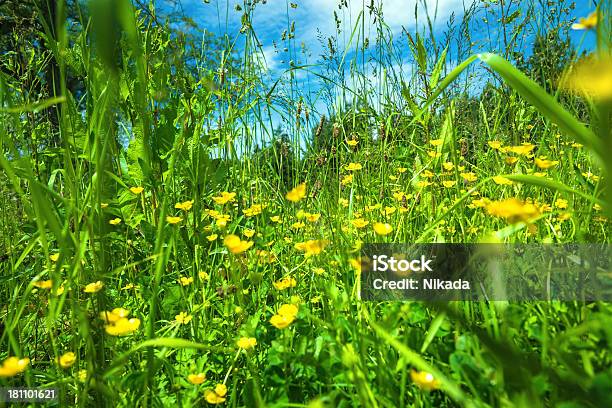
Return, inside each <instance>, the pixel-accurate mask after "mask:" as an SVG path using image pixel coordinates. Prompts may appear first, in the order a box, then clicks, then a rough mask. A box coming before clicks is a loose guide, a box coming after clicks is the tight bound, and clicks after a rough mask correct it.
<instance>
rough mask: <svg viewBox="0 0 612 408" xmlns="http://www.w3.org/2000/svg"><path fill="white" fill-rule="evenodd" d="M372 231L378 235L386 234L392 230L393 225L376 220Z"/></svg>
mask: <svg viewBox="0 0 612 408" xmlns="http://www.w3.org/2000/svg"><path fill="white" fill-rule="evenodd" d="M373 228H374V232H375V233H376V234H378V235H387V234H390V233H391V231H393V227H392V226H391V225H389V224H387V223H382V222H377V223H375V224H374V226H373Z"/></svg>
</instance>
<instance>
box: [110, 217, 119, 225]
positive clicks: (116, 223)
mask: <svg viewBox="0 0 612 408" xmlns="http://www.w3.org/2000/svg"><path fill="white" fill-rule="evenodd" d="M108 223H109V224H110V225H119V224H121V218H113V219H112V220H110V221H109V222H108Z"/></svg>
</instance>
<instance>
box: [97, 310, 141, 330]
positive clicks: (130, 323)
mask: <svg viewBox="0 0 612 408" xmlns="http://www.w3.org/2000/svg"><path fill="white" fill-rule="evenodd" d="M129 314H130V312H129V311H128V310H126V309H124V308H121V307H117V308H115V309H113V310H112V311H110V312H101V313H100V318H101V319H102V320H104V321H105V322H106V325H105V326H104V329H105V330H106V333H108V334H110V335H111V336H125V335H127V334H130V333H133V332H135V331H136V330H138V327H140V319H137V318H135V317H133V318H131V319H128V318H127V316H129Z"/></svg>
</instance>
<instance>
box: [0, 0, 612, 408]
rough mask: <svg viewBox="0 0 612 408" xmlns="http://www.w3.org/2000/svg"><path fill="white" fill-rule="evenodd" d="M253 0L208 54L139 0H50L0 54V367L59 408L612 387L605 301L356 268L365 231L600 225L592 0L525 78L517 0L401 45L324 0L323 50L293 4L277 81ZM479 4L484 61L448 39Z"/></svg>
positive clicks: (597, 236)
mask: <svg viewBox="0 0 612 408" xmlns="http://www.w3.org/2000/svg"><path fill="white" fill-rule="evenodd" d="M254 3H255V4H252V2H249V1H246V2H244V4H242V5H241V13H243V18H242V21H243V26H242V29H241V33H236V37H226V38H225V39H224V40H222V41H220V42H219V43H215V44H214V46H213V45H210V44H211V43H206V44H207V46H211V47H213V48H214V49H211V50H208V49H206V48H205V47H201V48H198V47H197V46H195V45H194V44H193V43H189V42H188V41H189V40H188V38H187V37H181V35H180V30H179V31H178V33H177V31H173V30H172V28H171V27H170V26H169V25H164V24H163V23H160V22H159V21H157V20H156V11H155V9H154V8H152V6H148V7H144V8H142V6H141V7H140V8H139V11H135V9H134V7H133V6H132V4H131V3H130V2H128V1H124V0H115V1H113V2H112V6H109V5H108V4H106V3H105V2H98V1H92V2H91V3H88V7H87V8H86V9H83V8H82V7H81V5H79V3H78V2H77V3H64V2H63V1H60V2H58V3H57V5H56V6H55V8H54V10H55V13H56V14H55V23H56V24H55V25H53V24H49V22H48V21H47V19H46V17H45V16H46V14H45V13H46V10H45V8H44V7H41V8H40V9H39V10H38V13H39V14H40V20H41V22H42V23H41V27H42V32H40V33H38V34H37V35H39V38H40V39H41V40H40V42H39V43H36V44H34V45H32V44H30V45H31V47H32V48H31V50H32V51H31V52H32V54H31V61H30V63H29V65H27V66H25V65H23V64H22V63H21V62H20V60H19V58H18V57H19V56H20V54H19V53H18V52H16V51H15V52H13V53H6V54H4V55H3V61H2V67H3V70H2V71H1V74H0V151H1V153H2V154H1V155H0V166H1V168H2V173H0V201H1V202H2V207H1V208H2V212H1V213H0V226H1V230H2V239H1V240H0V242H1V244H0V245H1V247H0V248H1V249H2V254H1V255H0V271H1V274H0V299H1V300H2V301H1V302H0V361H3V363H2V364H3V365H2V366H0V386H29V387H57V388H58V390H59V400H58V402H57V404H58V405H60V406H107V405H108V406H199V405H206V404H224V405H227V406H248V407H251V406H288V407H298V406H311V407H318V406H373V407H379V406H380V407H403V406H415V407H430V406H466V407H544V406H551V407H552V406H554V407H603V406H610V405H612V401H611V400H610V398H611V397H610V395H612V393H610V391H611V390H612V387H611V384H612V368H611V365H610V353H609V351H610V342H611V341H612V331H611V329H610V327H611V325H610V323H611V318H610V312H611V311H612V310H611V307H610V304H609V303H608V302H603V301H593V302H585V301H581V300H580V299H577V300H576V301H572V302H558V301H548V302H546V301H540V302H535V301H534V302H519V303H509V302H449V303H445V304H430V303H426V302H379V303H377V302H364V301H361V300H360V299H359V294H358V284H359V279H358V275H359V274H358V268H356V266H357V265H358V261H357V259H358V258H359V249H360V247H361V246H362V245H363V244H364V243H371V242H389V243H391V242H400V243H401V242H405V243H414V242H436V243H445V242H447V243H464V242H506V243H524V242H529V243H571V242H577V243H588V242H596V243H608V242H609V237H610V232H611V231H610V221H609V218H608V217H609V215H610V211H611V209H610V198H609V196H607V191H609V190H610V188H609V177H607V176H606V175H607V174H609V172H610V166H611V164H610V163H611V162H610V160H609V157H608V156H609V154H610V151H612V149H611V145H612V133H611V131H610V123H611V122H610V112H611V109H612V99H611V95H612V91H611V88H612V79H611V76H612V73H611V67H612V64H610V59H609V58H610V57H609V52H610V46H611V45H612V44H610V40H609V38H610V36H609V35H608V34H609V33H610V14H609V9H608V8H607V7H606V5H605V4H603V5H602V6H600V7H599V8H598V9H597V13H598V14H597V16H598V19H597V20H598V21H597V24H590V25H589V24H588V21H584V24H585V25H586V26H585V27H582V28H584V29H585V30H586V31H587V34H593V35H596V37H597V44H596V49H595V50H594V51H593V52H592V53H591V54H592V57H591V59H584V58H579V56H577V55H573V56H572V57H571V58H570V59H569V60H567V61H563V62H564V66H563V67H562V68H563V69H562V70H561V71H554V70H552V69H551V70H550V71H545V68H546V67H544V65H541V66H540V65H537V64H536V65H535V66H536V68H537V70H533V69H531V70H530V71H529V72H527V74H528V75H526V73H524V72H522V71H521V69H519V68H521V67H523V68H525V67H524V66H522V65H521V64H520V63H519V62H520V61H519V60H518V59H517V58H515V56H514V54H513V52H514V51H516V50H517V49H520V47H526V45H525V44H523V43H521V42H520V41H521V39H522V41H525V42H527V43H529V41H533V40H532V39H530V37H525V35H524V32H527V31H528V30H529V28H528V27H529V22H533V21H536V17H537V15H538V12H537V10H540V9H537V7H538V5H537V4H536V3H535V2H534V3H531V2H519V3H516V2H514V3H513V2H504V1H500V2H487V3H483V4H484V5H483V4H481V3H477V4H476V5H474V6H472V7H471V8H467V9H466V10H465V13H464V17H463V20H462V21H461V22H459V23H457V22H454V24H455V25H456V27H457V29H456V30H455V31H453V30H452V29H449V32H447V34H448V35H447V37H446V40H445V39H444V36H441V35H439V34H437V33H436V31H435V30H434V28H433V27H432V26H431V25H429V30H425V31H419V33H418V35H417V33H416V32H408V30H406V32H405V33H403V34H402V35H403V37H402V38H401V39H392V38H391V35H390V33H391V32H390V30H389V28H388V26H387V25H386V24H385V20H384V13H383V12H382V11H381V9H380V5H379V4H378V2H373V3H372V6H370V5H369V4H366V3H369V2H366V3H364V5H363V7H361V9H360V11H359V12H358V15H357V16H353V18H354V19H355V20H354V23H352V24H350V25H349V24H347V23H346V22H344V21H341V20H342V19H343V17H342V16H343V15H344V14H342V13H348V11H347V10H348V7H345V6H342V3H341V7H340V9H339V10H340V12H339V13H340V14H337V15H336V20H337V21H338V24H339V26H340V25H342V27H343V30H339V31H338V32H337V33H336V35H335V36H332V37H330V38H329V39H327V42H326V44H325V46H326V47H327V51H326V55H325V58H324V60H323V62H320V63H319V64H318V65H317V66H314V65H313V64H311V63H309V62H308V61H303V62H302V63H298V59H299V58H302V57H301V56H300V55H299V51H298V48H299V47H298V45H297V44H296V43H295V39H293V38H292V36H291V34H292V33H293V32H294V30H295V29H297V30H299V21H298V22H296V23H295V24H297V28H295V25H293V24H292V21H291V19H290V17H289V16H290V12H291V10H292V9H293V3H286V4H285V5H284V6H286V7H287V13H288V21H287V26H288V29H287V32H286V33H284V34H283V38H282V40H281V43H282V44H284V45H287V48H288V49H291V52H290V53H293V54H291V55H293V56H294V57H295V60H296V62H295V63H294V65H293V66H291V67H290V68H289V69H288V70H287V71H285V72H284V73H283V75H282V77H281V78H280V79H279V80H278V81H275V82H274V81H273V82H271V81H268V80H267V79H266V78H267V76H266V71H265V67H263V66H262V64H261V54H262V49H261V46H260V45H259V40H258V37H257V34H256V32H255V28H254V27H253V26H252V24H251V21H252V20H251V18H252V15H253V13H254V9H255V8H256V7H265V5H262V4H256V3H257V2H254ZM521 3H522V4H521ZM527 3H529V4H527ZM37 4H38V3H37ZM46 4H48V3H46ZM560 4H565V3H560ZM297 7H299V5H297ZM496 7H499V9H497V8H496ZM539 7H544V8H545V10H546V12H548V13H551V14H550V16H553V15H554V16H557V17H558V18H561V17H563V16H566V14H563V13H564V12H563V10H562V6H559V9H556V10H557V11H551V7H552V6H551V5H548V6H546V5H540V6H539ZM491 8H494V9H495V10H491ZM343 10H344V11H343ZM383 10H384V7H383ZM513 10H520V12H519V13H518V14H515V13H514V12H513ZM591 11H593V10H592V9H585V11H584V15H585V17H586V16H587V15H588V14H589V12H591ZM481 13H485V15H487V16H488V14H486V13H493V14H492V15H497V16H498V17H500V18H501V19H502V24H501V25H500V26H499V27H500V29H499V33H498V35H500V36H501V37H502V39H501V40H499V41H497V40H495V41H494V39H493V38H487V39H485V40H484V41H485V43H484V44H485V46H490V48H489V49H488V51H491V52H490V53H489V52H484V51H482V52H479V53H472V52H471V51H470V50H469V49H459V48H457V46H453V45H452V44H451V41H455V40H456V41H458V42H470V41H469V40H471V38H470V35H473V34H474V33H473V31H470V29H469V26H470V25H471V24H475V22H476V19H477V18H479V16H482V14H481ZM495 13H500V14H499V15H498V14H495ZM554 13H557V14H554ZM67 15H69V16H71V17H70V18H72V20H71V21H73V22H74V23H75V24H74V25H71V26H70V27H68V25H67V24H63V23H64V22H65V21H66V19H67ZM419 15H420V14H419ZM518 16H520V18H519V17H518ZM375 17H376V18H375ZM557 17H555V18H557ZM551 19H552V17H551ZM52 20H53V19H52ZM591 20H592V19H591ZM366 23H367V24H370V25H372V26H373V27H374V28H375V31H374V33H375V34H372V32H373V31H369V29H367V27H366V26H367V24H366ZM548 23H550V21H548V22H547V24H548ZM571 23H572V21H561V22H560V23H559V24H560V26H563V27H565V29H567V26H568V25H569V24H571ZM426 26H427V25H426ZM451 28H452V26H451ZM547 28H549V29H551V30H552V28H553V27H548V26H547ZM557 28H558V27H557ZM575 28H580V27H575ZM470 33H471V34H470ZM531 33H532V34H533V35H535V33H534V32H531ZM489 35H490V34H489ZM370 36H371V37H370ZM234 38H241V39H242V40H241V41H242V43H241V45H240V47H239V46H238V45H236V43H235V41H234V40H233V39H234ZM526 38H527V39H526ZM394 41H395V42H394ZM400 41H403V42H404V44H406V43H408V44H409V46H408V50H409V53H410V56H411V62H412V66H411V69H410V70H402V69H400V68H398V67H397V66H395V67H394V66H393V65H392V64H390V63H389V61H394V60H399V59H401V56H398V54H397V53H398V52H399V51H398V49H397V47H396V44H397V43H399V42H400ZM445 41H446V42H445ZM202 44H204V41H202ZM548 46H550V47H553V48H554V44H549V45H548ZM197 52H199V53H200V54H199V57H198V55H195V57H194V54H195V53H197ZM538 52H540V53H541V55H540V54H538V53H537V52H535V51H534V54H533V55H534V58H535V57H538V56H540V57H541V58H542V59H541V60H540V61H543V60H545V59H546V58H549V57H550V55H549V54H546V50H539V51H538ZM471 54H473V55H471ZM205 55H207V56H208V55H210V57H206V58H204V56H205ZM542 55H543V56H542ZM369 58H371V59H372V60H368V59H369ZM451 59H454V60H455V61H456V62H457V63H456V64H451V63H450V60H451ZM372 61H373V62H372ZM51 66H53V67H54V72H55V73H56V74H57V76H54V77H53V78H54V81H56V82H54V83H53V84H50V83H46V87H45V86H43V89H44V90H45V92H46V93H43V94H36V93H35V92H31V89H34V88H36V86H38V82H39V81H41V79H40V77H41V73H44V72H46V71H45V70H49V69H51V68H50V67H51ZM532 67H533V65H532ZM570 67H573V68H571V69H570ZM540 68H541V69H540ZM373 70H374V71H376V72H375V73H373ZM523 70H526V68H525V69H523ZM536 71H538V72H536ZM543 71H545V72H543ZM407 72H408V73H407ZM300 75H309V78H310V80H311V81H317V83H318V84H319V85H320V87H319V88H316V89H315V90H314V91H313V92H310V93H308V92H305V91H304V90H303V89H302V88H300V80H301V77H300ZM485 76H487V78H489V79H486V80H483V79H482V78H483V77H485ZM372 77H374V78H375V79H376V81H372ZM530 77H533V78H530ZM69 78H71V79H72V82H70V81H68V79H69ZM75 78H76V81H77V82H78V86H76V88H75V86H74V83H73V82H74V81H75ZM476 78H480V79H479V82H478V83H479V84H480V85H478V86H480V87H481V89H476V90H474V89H473V82H474V81H476ZM596 81H599V82H596ZM69 82H70V83H69ZM593 83H596V84H598V86H594V85H592V84H593ZM551 84H552V86H553V87H552V88H551ZM28 87H30V88H31V89H30V88H28ZM606 87H607V88H606ZM319 99H323V100H325V101H326V103H327V104H328V107H329V111H328V112H317V111H316V107H315V106H316V102H317V100H319ZM324 113H325V116H323V114H324ZM278 120H281V121H283V123H284V124H285V133H286V135H284V136H282V135H280V134H279V132H275V131H274V128H275V125H276V124H277V123H276V122H275V121H278ZM12 357H17V358H16V359H12ZM0 404H2V402H0Z"/></svg>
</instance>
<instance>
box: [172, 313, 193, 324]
mask: <svg viewBox="0 0 612 408" xmlns="http://www.w3.org/2000/svg"><path fill="white" fill-rule="evenodd" d="M174 318H175V319H176V321H177V322H178V323H180V324H187V323H189V322H190V321H191V319H193V316H191V315H190V314H188V313H187V312H181V313H179V314H177V315H176V316H174Z"/></svg>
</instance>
